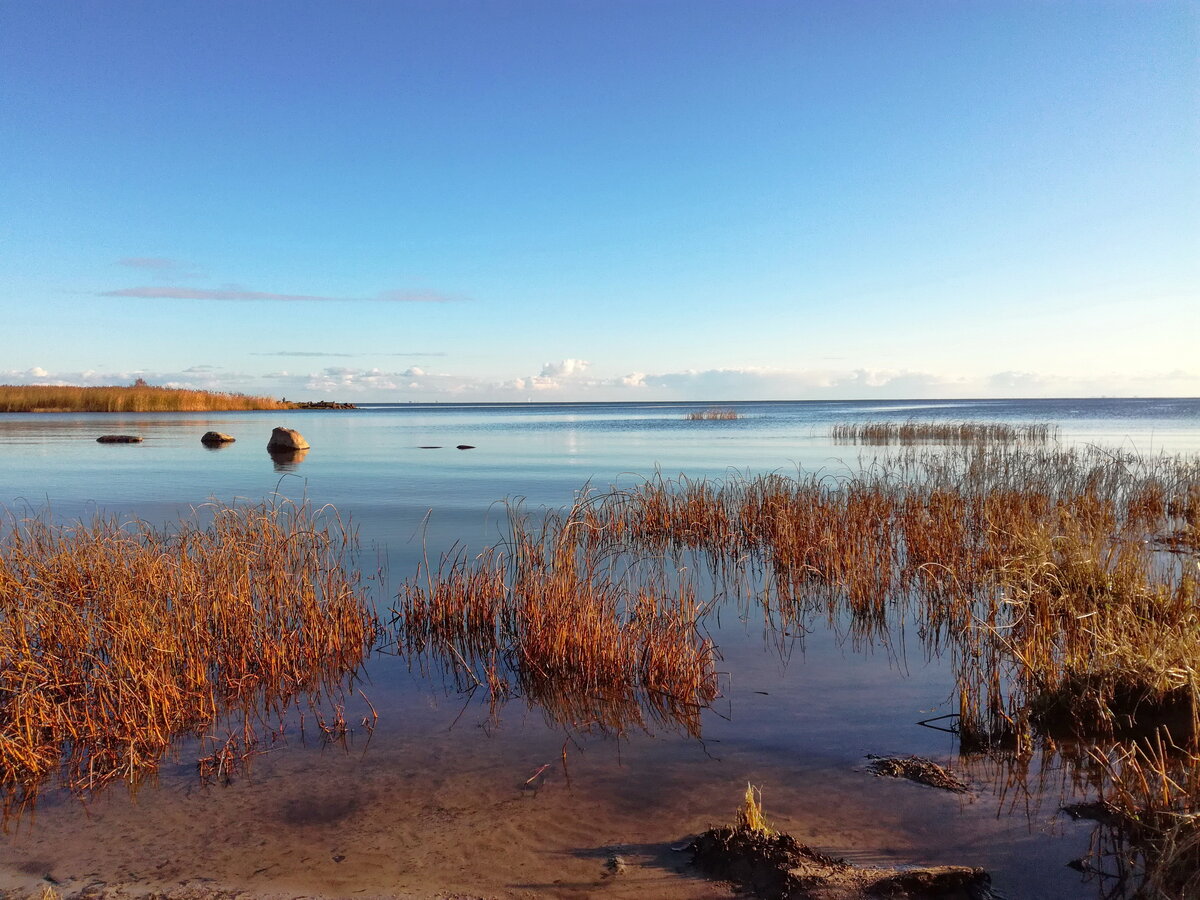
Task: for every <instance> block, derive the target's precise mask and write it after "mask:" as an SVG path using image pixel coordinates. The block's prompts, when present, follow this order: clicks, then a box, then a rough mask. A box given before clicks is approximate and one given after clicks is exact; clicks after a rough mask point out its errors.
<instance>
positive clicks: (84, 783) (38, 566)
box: [0, 505, 376, 813]
mask: <svg viewBox="0 0 1200 900" xmlns="http://www.w3.org/2000/svg"><path fill="white" fill-rule="evenodd" d="M210 512H211V519H212V521H211V524H210V525H208V526H207V527H201V525H200V524H199V523H198V522H197V521H191V520H189V521H184V522H181V523H180V524H178V525H176V526H175V527H173V528H171V529H160V528H155V527H152V526H150V525H148V524H146V523H143V522H137V521H134V522H119V521H117V520H116V519H103V518H101V519H96V520H95V521H93V522H91V523H89V524H84V523H79V524H75V525H56V524H54V523H52V522H50V521H48V520H47V519H45V518H25V519H18V518H16V517H13V516H11V515H8V516H7V517H6V518H5V519H4V520H3V522H2V523H0V535H2V540H0V794H2V797H3V804H4V810H5V812H6V813H7V812H8V811H10V810H11V809H13V808H15V807H19V806H20V805H22V804H23V803H25V802H27V801H31V800H33V799H34V798H35V797H36V795H37V792H38V790H39V788H40V787H41V786H42V785H44V784H45V783H47V782H48V781H52V780H60V781H61V782H62V783H63V784H64V785H65V786H66V787H67V788H69V789H70V790H72V791H76V792H84V791H90V790H94V789H96V788H98V787H100V786H101V785H104V784H105V783H107V782H110V781H113V780H115V779H126V780H129V781H131V782H133V781H136V780H137V779H138V778H140V777H141V776H142V775H144V774H145V773H147V772H150V771H153V770H154V769H155V767H156V765H157V762H158V759H159V758H160V757H161V756H162V754H163V753H164V752H165V751H166V750H167V749H168V747H169V746H170V745H171V743H172V741H173V740H174V739H175V738H176V737H178V736H181V735H189V734H192V735H198V736H199V735H203V734H204V733H205V731H206V729H208V728H209V727H210V726H212V725H213V723H214V722H216V721H217V720H218V719H219V718H221V717H222V716H224V715H225V714H226V713H228V712H231V711H239V710H240V711H242V712H243V713H244V714H245V715H246V716H247V719H248V720H249V719H250V718H251V717H252V716H253V711H254V710H258V709H263V708H268V709H277V710H278V709H281V708H282V706H283V705H285V704H286V703H287V702H288V701H289V700H290V699H291V698H294V697H296V696H297V695H299V694H302V693H304V692H308V691H314V690H317V691H319V690H322V689H333V688H334V687H335V686H336V684H337V683H338V682H339V681H340V680H341V678H342V677H344V675H345V674H346V673H347V672H349V671H351V670H353V669H354V668H355V667H357V666H358V665H359V663H360V662H361V660H362V659H363V657H364V654H365V653H366V651H367V650H368V649H369V647H370V646H371V644H372V643H373V641H374V639H375V636H376V624H375V619H374V616H373V614H372V613H371V611H370V610H369V608H368V605H367V603H366V600H365V598H364V596H363V594H362V593H361V592H360V591H359V589H358V587H357V584H356V576H355V575H354V574H353V573H352V571H351V570H349V569H348V568H347V567H346V566H345V560H344V555H345V553H346V552H347V550H348V548H350V546H351V545H352V542H353V536H352V534H351V533H350V532H348V531H347V530H346V529H345V528H343V526H342V523H341V521H340V520H338V519H337V518H336V515H334V514H333V513H332V512H330V511H321V512H313V511H312V510H311V509H310V508H308V507H307V506H292V505H257V506H222V505H218V506H215V507H214V508H212V509H211V510H210ZM249 742H250V741H249V740H248V741H247V743H249Z"/></svg>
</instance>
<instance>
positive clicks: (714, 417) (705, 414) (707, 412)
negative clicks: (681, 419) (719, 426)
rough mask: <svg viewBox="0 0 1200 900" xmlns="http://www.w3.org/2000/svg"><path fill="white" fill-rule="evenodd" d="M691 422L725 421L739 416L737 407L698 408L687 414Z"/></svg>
mask: <svg viewBox="0 0 1200 900" xmlns="http://www.w3.org/2000/svg"><path fill="white" fill-rule="evenodd" d="M687 417H688V421H689V422H724V421H730V420H733V419H736V418H738V413H737V410H736V409H729V408H728V407H712V408H710V409H698V410H694V411H693V412H690V413H688V414H687Z"/></svg>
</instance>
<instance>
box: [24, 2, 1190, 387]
mask: <svg viewBox="0 0 1200 900" xmlns="http://www.w3.org/2000/svg"><path fill="white" fill-rule="evenodd" d="M1198 336H1200V3H1197V2H1189V3H1172V2H1141V0H1139V2H1128V3H1111V2H1109V3H1106V2H1095V0H1087V2H1015V0H1011V2H1002V3H988V2H972V3H962V2H906V0H894V2H886V3H882V2H854V0H836V2H835V0H829V2H801V0H790V2H777V0H738V2H733V0H724V2H713V0H686V2H673V0H587V2H583V0H429V2H424V0H422V2H408V0H388V2H371V0H357V2H299V0H289V2H275V0H255V2H252V3H247V2H245V0H237V2H228V3H226V2H218V0H205V2H196V0H172V2H170V3H162V2H159V0H155V2H145V3H141V2H127V0H106V2H93V0H70V2H67V0H8V2H5V3H3V4H0V383H10V384H27V383H28V384H67V383H69V384H127V383H130V382H132V381H133V380H134V379H135V378H138V377H142V378H145V379H146V380H147V381H149V382H151V383H153V384H164V385H170V386H181V387H184V386H186V387H199V388H207V389H215V390H228V391H238V392H244V393H251V394H267V395H270V396H274V397H288V398H291V399H312V400H316V399H331V400H347V401H396V402H405V401H433V400H438V401H442V402H451V401H467V402H477V401H525V400H534V401H586V400H606V401H607V400H675V399H689V400H737V399H747V400H751V399H801V400H803V399H858V398H863V399H869V398H880V399H888V398H931V397H1040V396H1053V397H1076V396H1078V397H1086V396H1197V395H1200V349H1197V348H1198V346H1200V341H1198Z"/></svg>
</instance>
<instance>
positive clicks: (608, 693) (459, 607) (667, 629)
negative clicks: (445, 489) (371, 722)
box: [395, 503, 718, 734]
mask: <svg viewBox="0 0 1200 900" xmlns="http://www.w3.org/2000/svg"><path fill="white" fill-rule="evenodd" d="M585 506H586V503H581V504H578V505H576V507H575V508H573V509H572V510H570V511H569V512H568V513H567V514H566V515H564V516H561V517H560V516H549V517H547V519H546V520H545V522H544V523H543V524H542V526H541V528H540V529H534V528H533V527H531V525H530V524H529V521H528V519H527V518H526V517H525V516H523V515H521V514H520V513H519V512H517V511H510V519H509V525H510V530H511V536H510V538H509V539H508V540H507V541H506V542H504V543H502V544H500V545H498V546H496V547H493V548H491V549H489V550H487V551H485V552H484V553H482V554H480V555H478V556H477V557H475V558H474V559H467V558H464V557H463V556H462V555H458V556H451V557H448V558H447V559H445V560H443V562H442V564H441V566H440V568H439V569H438V571H436V572H432V571H428V570H426V571H424V572H423V573H418V575H417V576H416V577H415V578H413V579H411V580H409V581H408V582H406V583H405V584H404V586H403V587H402V589H401V591H400V595H399V601H398V604H397V606H396V608H395V614H396V622H397V624H398V626H399V631H398V634H399V640H400V642H401V643H402V645H403V646H404V647H405V648H406V649H407V650H408V652H409V653H413V654H415V653H421V652H423V651H429V652H432V653H434V654H439V655H441V656H442V657H444V658H452V659H453V662H454V663H455V664H457V665H458V666H459V667H460V668H465V669H466V675H467V677H468V678H469V679H470V680H471V681H473V682H474V683H475V684H476V685H480V686H482V685H486V686H487V688H488V691H489V696H490V698H491V699H492V701H493V703H495V702H498V701H501V700H503V699H504V698H505V697H508V696H511V695H513V694H515V693H520V694H522V695H523V696H525V697H526V698H527V699H528V700H529V701H530V702H532V703H535V704H537V705H539V706H541V707H542V708H543V709H544V710H545V711H546V712H547V713H548V714H549V715H550V716H551V717H552V718H553V719H555V720H556V721H558V722H560V723H563V724H568V725H571V726H574V727H579V728H587V727H591V726H596V727H600V728H604V729H608V730H612V731H616V732H621V731H624V730H626V729H627V728H628V727H630V726H635V725H636V726H645V725H646V724H647V722H646V716H647V715H649V716H650V717H651V718H652V719H653V720H655V721H658V722H660V723H665V724H670V725H675V726H679V727H682V728H683V729H684V730H686V731H688V732H689V733H692V734H699V730H700V711H701V710H702V709H703V708H705V707H707V706H708V705H709V704H710V703H711V702H712V700H713V699H715V698H716V696H717V692H718V691H717V676H716V672H715V670H714V662H715V659H716V651H715V648H714V647H713V645H712V643H711V641H709V640H708V639H707V638H705V637H704V636H703V635H702V634H701V633H700V629H699V621H700V618H701V610H700V609H699V608H698V606H697V603H696V600H695V596H694V592H693V590H692V589H691V588H690V587H689V586H688V585H687V584H686V583H685V582H679V583H676V584H673V585H672V584H668V583H666V581H665V580H664V579H658V578H651V579H650V580H649V581H648V582H642V583H639V582H638V579H637V576H636V573H633V572H630V571H621V570H620V569H619V565H618V564H617V563H616V562H615V560H612V559H606V558H605V557H604V556H603V555H602V554H600V553H598V552H596V550H595V549H594V545H593V544H592V542H590V541H589V540H588V539H587V537H586V530H585V529H584V527H583V524H584V523H583V518H582V514H581V511H582V509H583V508H584V507H585Z"/></svg>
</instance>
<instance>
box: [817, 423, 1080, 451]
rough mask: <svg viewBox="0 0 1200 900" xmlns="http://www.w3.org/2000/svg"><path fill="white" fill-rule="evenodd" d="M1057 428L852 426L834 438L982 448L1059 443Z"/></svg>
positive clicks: (842, 427)
mask: <svg viewBox="0 0 1200 900" xmlns="http://www.w3.org/2000/svg"><path fill="white" fill-rule="evenodd" d="M1058 434H1059V429H1058V426H1057V425H1052V424H1050V423H1048V422H1034V423H1029V424H1023V425H1010V424H1007V423H1003V422H918V421H916V420H914V419H909V420H908V421H906V422H850V423H840V424H837V425H834V426H833V428H832V429H830V436H831V437H832V438H833V439H834V441H836V442H837V443H841V444H867V445H875V446H882V445H886V444H926V443H939V444H978V443H985V442H999V443H1017V442H1025V443H1042V444H1045V443H1049V442H1050V441H1054V440H1057V439H1058Z"/></svg>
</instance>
